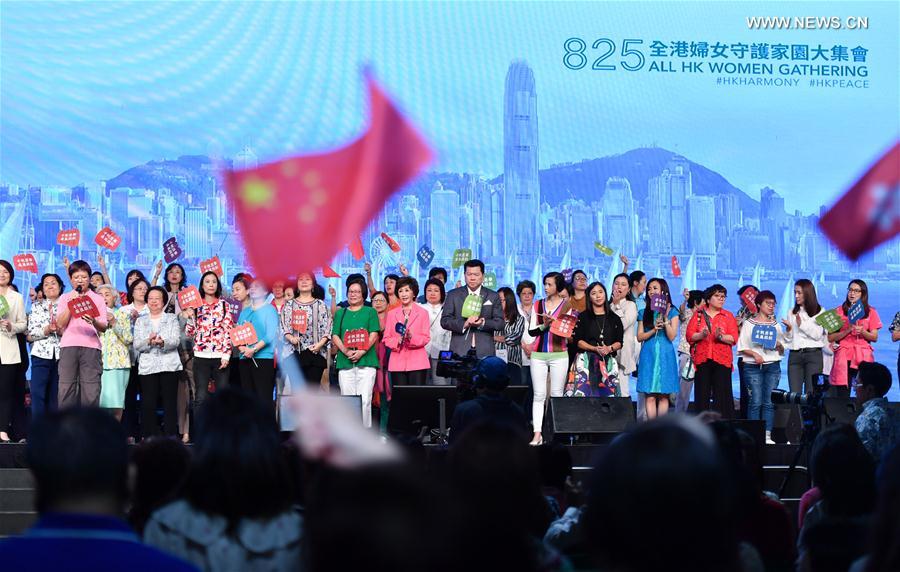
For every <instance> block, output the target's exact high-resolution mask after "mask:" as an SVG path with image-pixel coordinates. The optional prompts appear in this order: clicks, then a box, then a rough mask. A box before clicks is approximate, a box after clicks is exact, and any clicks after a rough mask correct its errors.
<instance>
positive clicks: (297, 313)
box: [291, 308, 307, 334]
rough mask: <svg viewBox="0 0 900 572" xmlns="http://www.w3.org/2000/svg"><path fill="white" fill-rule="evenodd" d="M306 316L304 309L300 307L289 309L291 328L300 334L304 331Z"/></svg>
mask: <svg viewBox="0 0 900 572" xmlns="http://www.w3.org/2000/svg"><path fill="white" fill-rule="evenodd" d="M306 328H307V317H306V311H305V310H303V309H302V308H294V309H293V310H292V311H291V329H292V330H294V331H295V332H299V333H301V334H305V333H306Z"/></svg>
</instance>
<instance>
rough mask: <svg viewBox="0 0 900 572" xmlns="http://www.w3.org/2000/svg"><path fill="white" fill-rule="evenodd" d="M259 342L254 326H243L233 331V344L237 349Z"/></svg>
mask: <svg viewBox="0 0 900 572" xmlns="http://www.w3.org/2000/svg"><path fill="white" fill-rule="evenodd" d="M258 341H259V338H258V337H257V336H256V330H255V329H254V328H253V324H249V323H248V324H241V325H240V326H237V327H235V328H232V330H231V343H232V344H234V346H235V347H239V346H248V345H250V344H255V343H256V342H258Z"/></svg>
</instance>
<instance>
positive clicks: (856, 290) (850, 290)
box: [847, 288, 862, 294]
mask: <svg viewBox="0 0 900 572" xmlns="http://www.w3.org/2000/svg"><path fill="white" fill-rule="evenodd" d="M847 292H854V293H856V294H862V288H847Z"/></svg>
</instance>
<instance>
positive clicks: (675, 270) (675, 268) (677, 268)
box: [672, 256, 681, 278]
mask: <svg viewBox="0 0 900 572" xmlns="http://www.w3.org/2000/svg"><path fill="white" fill-rule="evenodd" d="M672 276H674V277H675V278H678V277H679V276H681V265H680V264H678V257H677V256H672Z"/></svg>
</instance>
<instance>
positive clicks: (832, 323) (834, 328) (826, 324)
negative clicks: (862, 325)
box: [816, 310, 844, 334]
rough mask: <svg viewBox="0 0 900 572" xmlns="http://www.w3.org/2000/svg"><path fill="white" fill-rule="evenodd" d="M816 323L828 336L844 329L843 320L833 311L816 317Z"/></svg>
mask: <svg viewBox="0 0 900 572" xmlns="http://www.w3.org/2000/svg"><path fill="white" fill-rule="evenodd" d="M816 323H817V324H819V325H820V326H822V327H823V328H825V331H826V332H828V333H829V334H833V333H835V332H838V331H840V329H841V328H843V327H844V320H842V319H841V317H840V315H838V313H837V312H835V311H834V310H828V311H827V312H822V313H821V314H819V315H818V316H816Z"/></svg>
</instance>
